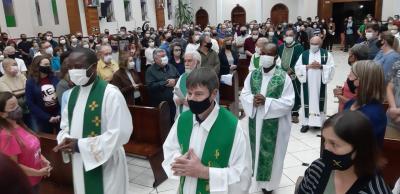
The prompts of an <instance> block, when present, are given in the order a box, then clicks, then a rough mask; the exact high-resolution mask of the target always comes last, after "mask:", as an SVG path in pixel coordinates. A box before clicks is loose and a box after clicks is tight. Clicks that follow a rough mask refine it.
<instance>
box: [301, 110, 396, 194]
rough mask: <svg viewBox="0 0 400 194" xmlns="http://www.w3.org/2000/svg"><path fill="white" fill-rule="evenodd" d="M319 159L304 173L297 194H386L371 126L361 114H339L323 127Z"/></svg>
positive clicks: (355, 112)
mask: <svg viewBox="0 0 400 194" xmlns="http://www.w3.org/2000/svg"><path fill="white" fill-rule="evenodd" d="M322 136H323V139H324V148H325V149H324V150H323V154H322V158H320V159H318V160H316V161H314V162H313V163H312V164H311V166H310V167H309V168H308V169H307V170H306V172H305V175H304V178H303V180H302V182H301V183H300V186H299V189H298V193H299V194H325V193H348V194H354V193H358V194H361V193H379V194H390V193H392V192H391V191H390V190H389V187H388V186H387V185H386V184H385V182H384V180H383V178H382V177H381V176H380V175H379V174H378V173H377V172H378V171H379V167H378V160H379V153H378V149H377V146H376V142H375V137H374V133H373V131H372V125H371V123H370V121H369V120H368V118H366V117H365V116H364V115H363V114H362V113H361V112H358V111H352V112H343V113H340V114H337V115H334V116H333V117H331V118H329V119H328V120H327V121H326V122H325V123H324V126H323V130H322Z"/></svg>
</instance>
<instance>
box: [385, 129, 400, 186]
mask: <svg viewBox="0 0 400 194" xmlns="http://www.w3.org/2000/svg"><path fill="white" fill-rule="evenodd" d="M382 152H383V156H384V158H385V159H386V162H387V163H386V165H385V167H384V169H383V170H382V175H383V178H384V179H385V182H386V183H387V184H388V185H389V186H390V187H392V188H393V186H394V184H395V183H396V181H397V179H398V178H400V165H399V164H400V131H399V130H396V129H394V128H391V127H388V128H387V129H386V133H385V139H384V140H383V150H382Z"/></svg>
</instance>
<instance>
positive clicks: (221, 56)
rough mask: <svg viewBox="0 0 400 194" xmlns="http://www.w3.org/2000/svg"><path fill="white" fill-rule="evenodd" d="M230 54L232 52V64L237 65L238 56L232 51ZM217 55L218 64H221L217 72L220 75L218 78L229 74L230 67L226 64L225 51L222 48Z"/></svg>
mask: <svg viewBox="0 0 400 194" xmlns="http://www.w3.org/2000/svg"><path fill="white" fill-rule="evenodd" d="M231 52H232V57H233V64H234V65H237V64H238V54H237V53H236V52H235V51H234V50H231ZM218 55H219V61H220V64H221V69H220V71H219V74H220V75H219V76H221V75H226V74H229V72H230V65H229V62H228V57H227V56H226V54H225V49H223V48H222V49H221V50H220V51H219V53H218Z"/></svg>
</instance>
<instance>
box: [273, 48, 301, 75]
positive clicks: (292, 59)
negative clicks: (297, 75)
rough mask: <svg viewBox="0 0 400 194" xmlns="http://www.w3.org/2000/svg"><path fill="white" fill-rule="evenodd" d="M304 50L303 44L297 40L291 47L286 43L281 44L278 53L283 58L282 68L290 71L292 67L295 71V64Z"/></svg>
mask: <svg viewBox="0 0 400 194" xmlns="http://www.w3.org/2000/svg"><path fill="white" fill-rule="evenodd" d="M303 51H304V49H303V46H301V44H300V43H297V42H295V43H294V44H293V45H292V46H291V47H286V43H284V44H282V45H281V46H279V48H278V55H279V57H280V58H281V67H282V69H283V70H285V71H288V69H289V68H290V69H291V70H292V71H293V73H294V71H295V69H294V66H295V65H296V62H297V59H299V57H300V55H301V53H303Z"/></svg>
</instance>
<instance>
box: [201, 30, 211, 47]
mask: <svg viewBox="0 0 400 194" xmlns="http://www.w3.org/2000/svg"><path fill="white" fill-rule="evenodd" d="M206 37H210V34H209V33H203V34H202V35H201V36H200V38H199V42H200V45H202V44H203V42H204V40H205V39H206Z"/></svg>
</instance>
